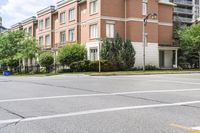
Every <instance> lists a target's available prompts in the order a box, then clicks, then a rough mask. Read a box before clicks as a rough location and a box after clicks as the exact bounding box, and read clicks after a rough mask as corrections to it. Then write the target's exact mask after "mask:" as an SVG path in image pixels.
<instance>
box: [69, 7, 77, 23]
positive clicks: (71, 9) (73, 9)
mask: <svg viewBox="0 0 200 133" xmlns="http://www.w3.org/2000/svg"><path fill="white" fill-rule="evenodd" d="M70 11H74V16H73V19H71V17H70ZM75 14H76V13H75V8H74V7H73V8H70V9H69V22H71V21H74V20H75V17H76V15H75Z"/></svg>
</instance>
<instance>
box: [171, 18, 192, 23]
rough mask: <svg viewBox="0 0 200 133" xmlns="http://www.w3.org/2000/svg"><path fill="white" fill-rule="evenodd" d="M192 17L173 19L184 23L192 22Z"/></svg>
mask: <svg viewBox="0 0 200 133" xmlns="http://www.w3.org/2000/svg"><path fill="white" fill-rule="evenodd" d="M192 20H193V19H192V18H185V17H174V21H179V22H184V23H192Z"/></svg>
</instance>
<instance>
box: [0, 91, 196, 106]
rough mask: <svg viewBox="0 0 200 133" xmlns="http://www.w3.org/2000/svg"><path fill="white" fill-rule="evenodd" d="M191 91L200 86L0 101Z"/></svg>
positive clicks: (0, 101)
mask: <svg viewBox="0 0 200 133" xmlns="http://www.w3.org/2000/svg"><path fill="white" fill-rule="evenodd" d="M191 91H200V88H198V89H177V90H151V91H130V92H117V93H96V94H80V95H64V96H48V97H32V98H19V99H5V100H0V103H6V102H20V101H35V100H47V99H62V98H63V99H64V98H79V97H95V96H118V95H128V94H145V93H166V92H191Z"/></svg>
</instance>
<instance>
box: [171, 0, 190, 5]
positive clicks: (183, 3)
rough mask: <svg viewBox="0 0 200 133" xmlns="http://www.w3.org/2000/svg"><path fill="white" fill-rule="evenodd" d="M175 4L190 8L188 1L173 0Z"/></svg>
mask: <svg viewBox="0 0 200 133" xmlns="http://www.w3.org/2000/svg"><path fill="white" fill-rule="evenodd" d="M174 3H175V4H181V5H189V6H192V5H193V4H192V1H188V0H174Z"/></svg>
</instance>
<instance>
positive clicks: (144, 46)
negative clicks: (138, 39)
mask: <svg viewBox="0 0 200 133" xmlns="http://www.w3.org/2000/svg"><path fill="white" fill-rule="evenodd" d="M149 17H151V18H152V19H156V18H157V14H156V13H149V14H148V15H146V16H145V17H144V19H143V33H142V35H143V71H145V66H146V65H145V64H146V60H145V58H146V57H145V56H146V54H145V53H146V43H147V33H146V26H147V23H148V19H149Z"/></svg>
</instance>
